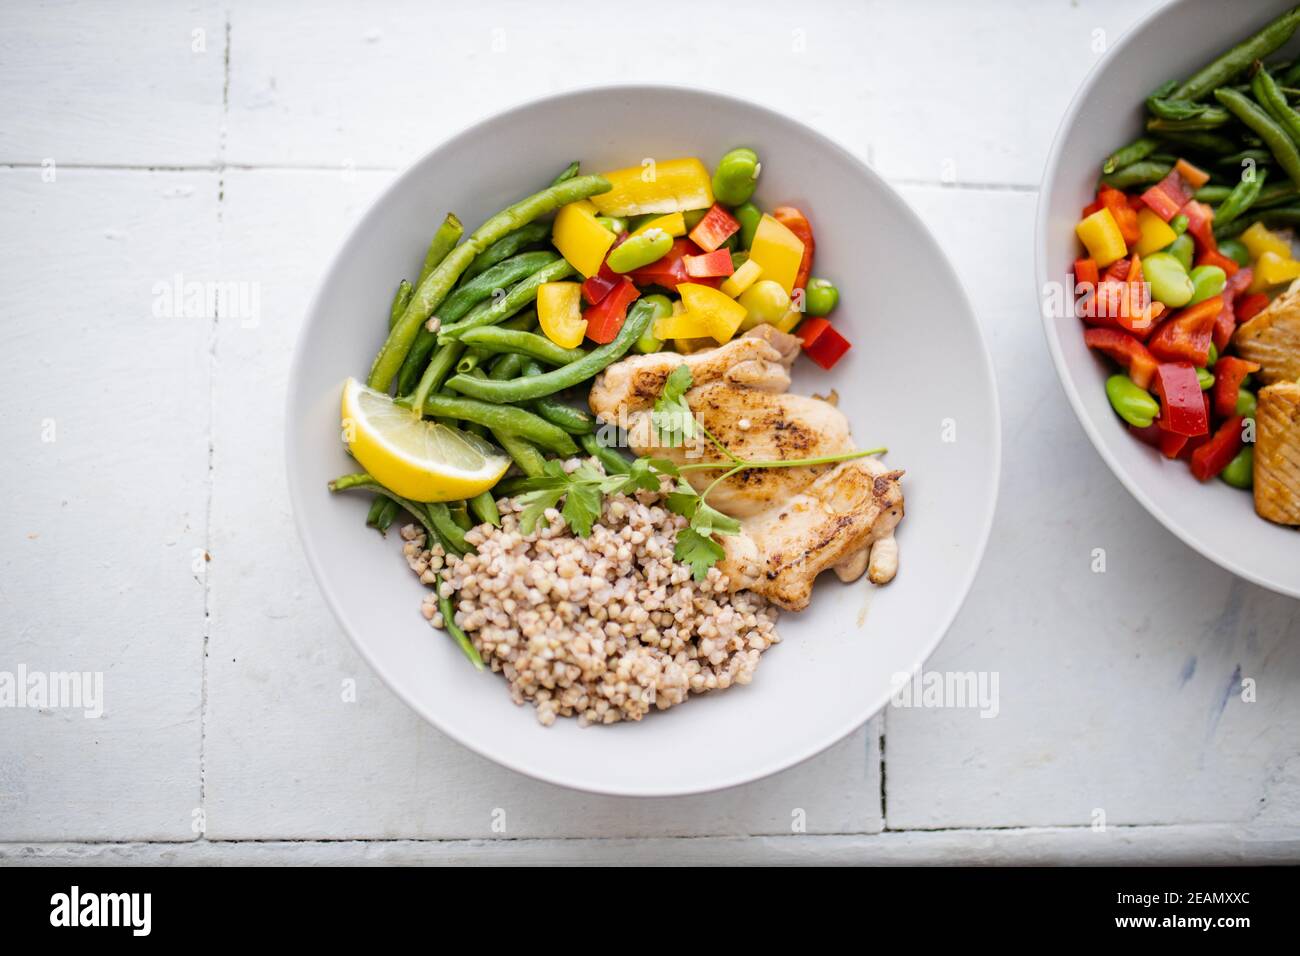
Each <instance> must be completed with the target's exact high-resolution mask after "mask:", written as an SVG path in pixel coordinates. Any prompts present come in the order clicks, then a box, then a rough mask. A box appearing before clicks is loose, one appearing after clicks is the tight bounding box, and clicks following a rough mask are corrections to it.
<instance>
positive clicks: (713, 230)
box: [689, 203, 740, 252]
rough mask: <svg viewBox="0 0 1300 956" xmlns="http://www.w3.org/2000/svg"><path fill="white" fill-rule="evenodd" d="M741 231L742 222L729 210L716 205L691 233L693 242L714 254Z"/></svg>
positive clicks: (710, 208)
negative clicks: (714, 251)
mask: <svg viewBox="0 0 1300 956" xmlns="http://www.w3.org/2000/svg"><path fill="white" fill-rule="evenodd" d="M739 231H740V222H739V221H738V220H737V219H736V217H735V216H733V215H732V214H731V213H729V212H727V210H726V209H725V208H724V207H722V206H720V205H718V204H717V203H714V204H713V205H712V206H711V207H709V211H708V212H707V213H705V214H704V218H703V219H701V220H700V221H699V222H697V223H696V224H695V228H694V229H692V230H691V231H690V233H689V235H690V237H691V240H692V241H693V242H694V243H695V244H696V245H697V246H699V247H700V248H701V249H703V250H704V251H705V252H712V251H713V250H715V249H717V248H718V247H719V246H721V245H722V244H723V243H724V242H726V241H727V240H728V239H730V238H731V237H732V236H733V235H734V234H735V233H737V232H739Z"/></svg>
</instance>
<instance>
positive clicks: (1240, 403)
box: [1236, 388, 1259, 418]
mask: <svg viewBox="0 0 1300 956" xmlns="http://www.w3.org/2000/svg"><path fill="white" fill-rule="evenodd" d="M1258 405H1259V400H1258V399H1256V398H1255V393H1254V392H1252V391H1250V390H1249V389H1245V388H1239V389H1237V408H1236V412H1237V414H1238V415H1241V416H1242V417H1243V418H1254V417H1255V410H1256V408H1257V407H1258Z"/></svg>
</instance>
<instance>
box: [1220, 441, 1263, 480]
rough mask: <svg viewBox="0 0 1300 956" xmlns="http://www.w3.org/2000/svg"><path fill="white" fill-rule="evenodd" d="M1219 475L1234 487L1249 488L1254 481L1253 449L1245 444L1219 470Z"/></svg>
mask: <svg viewBox="0 0 1300 956" xmlns="http://www.w3.org/2000/svg"><path fill="white" fill-rule="evenodd" d="M1219 477H1220V478H1222V479H1223V480H1224V481H1225V482H1227V483H1228V484H1230V485H1232V487H1234V488H1249V487H1250V486H1251V485H1253V484H1254V483H1255V449H1254V448H1252V447H1251V446H1250V445H1247V446H1246V447H1245V448H1243V449H1242V450H1241V451H1239V452H1237V457H1236V458H1234V459H1232V461H1230V462H1228V466H1227V467H1226V468H1224V469H1223V471H1221V472H1219Z"/></svg>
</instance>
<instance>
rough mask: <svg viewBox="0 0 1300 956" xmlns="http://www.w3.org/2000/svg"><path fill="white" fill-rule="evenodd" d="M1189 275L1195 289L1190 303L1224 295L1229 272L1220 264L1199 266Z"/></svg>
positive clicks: (1193, 303)
mask: <svg viewBox="0 0 1300 956" xmlns="http://www.w3.org/2000/svg"><path fill="white" fill-rule="evenodd" d="M1187 277H1188V278H1189V279H1191V280H1192V290H1193V291H1192V298H1191V300H1190V301H1189V302H1188V303H1187V304H1188V305H1195V304H1196V303H1198V302H1204V301H1205V300H1206V299H1210V298H1213V297H1214V296H1216V295H1222V293H1223V289H1224V287H1225V286H1226V285H1227V284H1228V274H1227V273H1226V272H1224V271H1223V269H1221V268H1220V267H1219V266H1197V267H1196V268H1195V269H1193V270H1192V271H1191V272H1189V273H1188V274H1187ZM1161 301H1164V300H1163V299H1162V300H1161ZM1168 304H1169V303H1168V302H1166V303H1165V305H1168Z"/></svg>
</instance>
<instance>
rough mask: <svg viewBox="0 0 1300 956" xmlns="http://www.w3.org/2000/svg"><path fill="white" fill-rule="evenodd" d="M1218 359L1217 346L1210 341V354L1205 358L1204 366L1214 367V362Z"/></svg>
mask: <svg viewBox="0 0 1300 956" xmlns="http://www.w3.org/2000/svg"><path fill="white" fill-rule="evenodd" d="M1217 361H1219V347H1218V346H1217V345H1215V344H1214V343H1213V342H1211V343H1210V354H1209V356H1208V357H1207V358H1206V359H1205V367H1206V368H1214V363H1215V362H1217Z"/></svg>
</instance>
